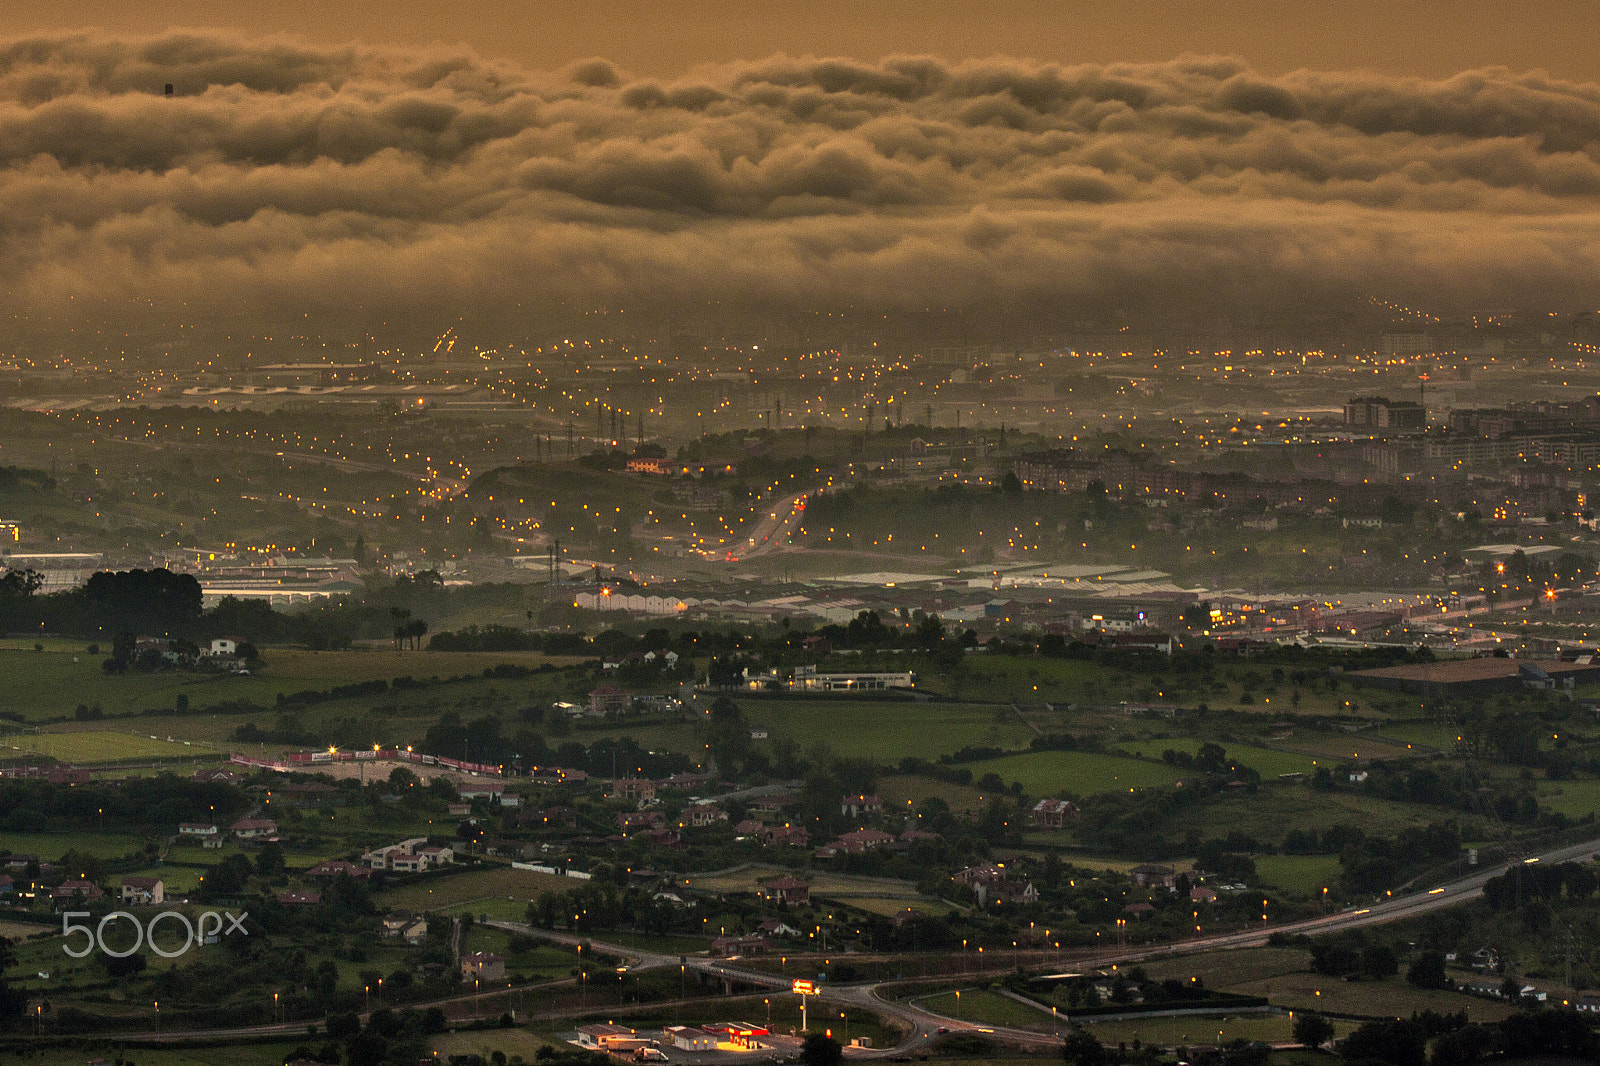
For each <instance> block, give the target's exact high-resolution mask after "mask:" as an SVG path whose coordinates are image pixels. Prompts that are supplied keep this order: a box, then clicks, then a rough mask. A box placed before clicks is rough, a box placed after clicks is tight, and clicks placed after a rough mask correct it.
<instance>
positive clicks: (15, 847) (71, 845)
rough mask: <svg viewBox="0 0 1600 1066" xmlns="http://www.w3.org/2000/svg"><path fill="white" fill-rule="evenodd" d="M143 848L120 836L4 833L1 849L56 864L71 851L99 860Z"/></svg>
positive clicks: (140, 843)
mask: <svg viewBox="0 0 1600 1066" xmlns="http://www.w3.org/2000/svg"><path fill="white" fill-rule="evenodd" d="M142 847H143V841H141V840H140V839H139V838H138V837H134V836H129V835H127V834H119V833H5V832H0V848H4V849H5V850H6V851H8V852H11V853H12V854H15V855H37V856H39V859H40V861H42V862H53V861H55V860H56V859H59V858H61V856H62V855H65V854H66V853H67V852H69V851H76V852H80V853H82V854H84V855H93V856H94V857H95V858H99V859H116V858H120V857H122V856H123V855H129V854H132V853H134V852H137V851H139V850H140V848H142ZM211 854H215V852H212V853H211Z"/></svg>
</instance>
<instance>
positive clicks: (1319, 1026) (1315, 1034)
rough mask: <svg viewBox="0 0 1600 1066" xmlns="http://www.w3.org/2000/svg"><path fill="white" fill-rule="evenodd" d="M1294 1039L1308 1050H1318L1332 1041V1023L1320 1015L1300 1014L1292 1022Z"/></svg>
mask: <svg viewBox="0 0 1600 1066" xmlns="http://www.w3.org/2000/svg"><path fill="white" fill-rule="evenodd" d="M1294 1038H1295V1040H1297V1041H1298V1042H1300V1043H1302V1044H1304V1045H1305V1046H1306V1047H1308V1048H1312V1049H1316V1048H1320V1047H1321V1046H1322V1045H1323V1044H1326V1043H1327V1042H1328V1041H1330V1040H1332V1039H1333V1023H1332V1022H1330V1021H1329V1020H1328V1019H1326V1018H1324V1017H1323V1016H1322V1015H1320V1014H1301V1015H1298V1016H1296V1018H1295V1020H1294Z"/></svg>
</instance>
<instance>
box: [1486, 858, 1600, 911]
mask: <svg viewBox="0 0 1600 1066" xmlns="http://www.w3.org/2000/svg"><path fill="white" fill-rule="evenodd" d="M1597 891H1600V878H1597V877H1596V876H1595V872H1594V870H1593V869H1592V868H1591V866H1590V865H1588V864H1584V863H1575V862H1562V863H1554V864H1546V863H1537V864H1535V865H1531V866H1530V865H1528V864H1525V863H1518V864H1517V865H1515V866H1513V867H1512V868H1511V869H1509V870H1507V871H1506V872H1505V873H1503V874H1501V875H1500V876H1499V877H1491V878H1490V879H1489V880H1488V882H1486V883H1485V884H1484V886H1483V897H1484V899H1485V900H1487V901H1488V904H1489V907H1490V909H1491V910H1497V911H1498V910H1502V909H1505V908H1512V907H1517V906H1520V905H1522V904H1524V903H1529V902H1532V901H1535V900H1539V901H1542V902H1545V903H1549V902H1551V901H1560V900H1571V901H1574V902H1576V901H1579V900H1588V899H1593V898H1594V895H1595V893H1596V892H1597Z"/></svg>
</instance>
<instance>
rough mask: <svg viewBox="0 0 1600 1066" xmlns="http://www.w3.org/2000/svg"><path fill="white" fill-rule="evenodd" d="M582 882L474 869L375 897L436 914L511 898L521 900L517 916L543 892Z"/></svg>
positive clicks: (522, 872) (529, 872)
mask: <svg viewBox="0 0 1600 1066" xmlns="http://www.w3.org/2000/svg"><path fill="white" fill-rule="evenodd" d="M583 883H584V882H581V881H578V880H575V879H573V878H570V877H560V876H557V875H554V874H541V873H535V872H534V871H532V870H512V869H509V868H508V869H503V870H473V871H470V872H468V873H461V874H456V875H454V876H452V877H438V878H431V879H429V880H426V881H421V882H418V883H416V884H410V885H405V886H403V887H401V888H395V889H390V890H388V891H385V892H382V893H380V894H379V895H378V902H379V903H380V904H381V905H382V906H385V907H403V908H406V909H408V910H414V911H437V910H445V909H446V908H450V907H455V906H457V905H459V904H464V903H470V902H473V901H476V900H490V899H493V898H494V897H499V898H500V899H502V900H504V899H505V898H506V897H508V896H510V897H513V898H514V899H515V900H517V901H520V905H519V909H518V910H517V914H516V917H517V918H518V919H520V918H521V917H522V915H523V912H525V911H526V910H527V901H528V900H531V899H537V898H538V897H539V896H540V895H541V894H543V893H545V892H565V891H567V890H568V889H572V888H577V887H578V886H579V885H581V884H583Z"/></svg>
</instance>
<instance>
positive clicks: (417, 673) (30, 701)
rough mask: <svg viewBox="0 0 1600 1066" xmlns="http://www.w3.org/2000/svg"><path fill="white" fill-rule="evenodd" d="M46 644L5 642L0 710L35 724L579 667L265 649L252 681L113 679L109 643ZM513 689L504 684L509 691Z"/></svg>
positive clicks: (522, 655) (159, 676)
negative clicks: (185, 704)
mask: <svg viewBox="0 0 1600 1066" xmlns="http://www.w3.org/2000/svg"><path fill="white" fill-rule="evenodd" d="M42 643H45V650H44V651H42V652H36V651H34V650H33V642H31V641H18V640H8V641H0V710H3V711H6V712H8V713H13V714H20V715H22V716H23V717H24V718H26V719H27V720H29V721H43V720H47V719H51V718H61V717H66V718H70V717H72V715H73V712H74V710H75V709H76V708H77V707H78V706H79V705H80V704H83V705H86V706H90V707H92V706H95V705H97V704H98V705H99V706H100V708H101V710H103V711H104V712H105V713H106V714H108V715H117V714H127V713H130V712H136V711H144V710H152V709H159V708H162V707H175V706H176V703H177V697H178V696H179V695H186V696H188V697H189V706H190V707H191V708H194V709H199V708H202V707H205V706H207V705H210V704H215V703H221V702H224V701H248V702H253V703H256V704H259V705H261V706H263V707H268V708H270V707H272V706H273V704H274V703H275V702H276V700H277V696H278V694H279V693H280V692H281V693H293V692H299V691H301V690H304V689H328V688H332V687H333V686H335V685H346V684H351V683H354V682H360V681H372V680H377V679H380V678H381V679H384V680H388V679H392V678H395V677H401V676H411V677H417V678H428V677H454V676H459V675H463V674H481V673H482V672H483V671H484V670H485V669H486V668H488V667H492V666H497V665H499V664H501V663H512V664H515V665H519V666H528V667H537V666H540V665H543V664H545V663H551V664H554V665H563V664H566V663H571V662H576V661H578V660H575V659H572V658H567V657H551V656H546V655H543V654H541V653H539V652H415V651H411V652H402V651H394V650H392V649H372V648H364V649H354V650H350V651H324V652H317V651H308V650H305V649H300V648H281V647H272V648H267V649H264V652H263V654H264V656H265V659H266V662H265V664H264V665H263V666H261V667H259V668H257V669H255V670H253V672H252V673H251V674H249V675H242V676H235V675H232V674H191V673H184V672H172V673H156V674H142V673H127V674H107V673H105V672H104V671H103V670H102V669H101V668H100V664H101V662H102V661H103V660H104V659H105V657H106V655H107V654H109V650H110V643H109V641H101V642H100V649H101V650H100V653H99V654H97V655H90V654H89V653H88V652H87V651H86V650H85V649H86V648H87V643H84V642H77V641H62V640H50V641H48V642H42ZM529 680H532V679H529ZM511 683H512V682H507V681H502V682H500V684H501V686H502V688H504V687H505V686H506V685H508V684H511ZM524 687H525V686H524ZM432 691H433V690H422V692H421V693H418V694H417V695H421V696H426V695H428V694H429V693H430V692H432ZM434 694H435V695H437V693H434ZM346 713H348V711H347V712H346ZM263 724H264V723H263ZM175 735H176V734H175Z"/></svg>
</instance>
